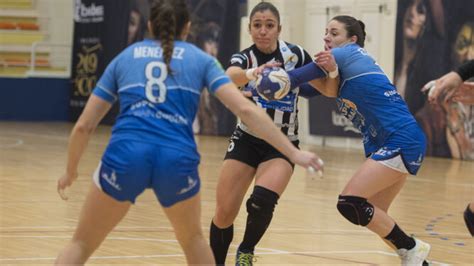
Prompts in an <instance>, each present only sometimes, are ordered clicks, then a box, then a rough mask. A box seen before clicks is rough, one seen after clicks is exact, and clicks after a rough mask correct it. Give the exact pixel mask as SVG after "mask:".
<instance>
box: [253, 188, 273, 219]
mask: <svg viewBox="0 0 474 266" xmlns="http://www.w3.org/2000/svg"><path fill="white" fill-rule="evenodd" d="M278 198H279V196H278V194H277V193H275V192H273V191H271V190H269V189H266V188H264V187H261V186H255V188H254V189H253V193H252V195H250V198H249V199H248V200H247V212H248V213H249V215H256V216H265V217H272V216H273V210H275V205H277V203H278Z"/></svg>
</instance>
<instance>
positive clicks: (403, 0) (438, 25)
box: [394, 0, 474, 160]
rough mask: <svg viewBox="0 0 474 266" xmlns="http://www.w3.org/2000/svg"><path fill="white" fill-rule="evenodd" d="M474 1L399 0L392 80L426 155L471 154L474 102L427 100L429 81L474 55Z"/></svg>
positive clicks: (472, 156)
mask: <svg viewBox="0 0 474 266" xmlns="http://www.w3.org/2000/svg"><path fill="white" fill-rule="evenodd" d="M473 33H474V1H463V0H450V1H443V0H399V1H398V10H397V26H396V44H395V71H394V73H395V77H394V83H395V85H396V87H397V89H398V91H399V93H400V95H402V97H403V98H404V99H405V101H406V102H407V105H408V107H409V109H410V111H411V112H412V114H413V115H414V116H415V118H416V120H417V121H418V123H419V124H420V126H421V127H422V128H423V130H424V132H425V134H426V136H427V141H428V146H427V155H428V156H439V157H452V158H459V159H466V160H473V159H474V133H473V126H474V113H473V106H467V105H463V104H460V103H454V102H449V101H448V102H446V101H444V99H443V97H441V98H442V99H440V101H439V104H437V105H432V104H429V103H428V102H427V96H426V95H424V94H423V93H422V92H421V91H420V90H421V88H422V87H423V86H424V85H425V84H426V83H427V82H429V81H430V80H433V79H436V78H439V77H440V76H442V75H444V74H445V73H447V72H449V71H451V70H453V69H456V68H457V67H458V66H459V65H460V64H462V63H463V62H466V61H467V60H472V59H474V34H473Z"/></svg>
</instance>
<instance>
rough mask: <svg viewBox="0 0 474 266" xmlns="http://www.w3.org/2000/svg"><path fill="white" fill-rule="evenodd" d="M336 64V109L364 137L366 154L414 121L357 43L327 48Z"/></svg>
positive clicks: (384, 76)
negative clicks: (337, 79) (337, 87)
mask: <svg viewBox="0 0 474 266" xmlns="http://www.w3.org/2000/svg"><path fill="white" fill-rule="evenodd" d="M331 52H332V54H333V55H334V58H335V59H336V62H337V64H338V66H339V74H340V80H341V82H340V84H341V85H340V88H339V95H338V98H337V104H338V107H339V111H341V112H342V113H343V114H344V115H345V116H346V117H347V118H348V119H350V120H351V121H352V123H353V124H354V126H355V127H356V128H358V129H359V130H360V132H361V133H362V136H363V138H364V146H365V150H366V153H367V154H369V153H373V152H375V151H376V150H378V148H380V146H381V145H382V144H383V143H385V141H386V139H387V138H388V137H389V136H390V135H391V134H392V133H393V132H395V131H397V130H400V129H403V128H407V127H409V126H410V125H413V124H417V123H416V121H415V119H414V118H413V116H412V115H411V113H410V111H409V110H408V108H407V106H406V104H405V102H404V101H403V99H402V98H401V96H400V94H398V92H397V89H396V88H395V87H394V86H393V85H392V83H391V82H390V80H389V79H388V77H387V76H386V75H385V73H384V72H383V71H382V69H381V68H380V67H379V66H378V65H377V63H376V62H375V60H374V59H372V57H370V56H369V55H368V54H367V52H366V51H365V49H363V48H361V47H360V46H358V45H357V44H348V45H345V46H343V47H338V48H334V49H332V50H331Z"/></svg>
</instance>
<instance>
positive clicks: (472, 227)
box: [464, 204, 474, 236]
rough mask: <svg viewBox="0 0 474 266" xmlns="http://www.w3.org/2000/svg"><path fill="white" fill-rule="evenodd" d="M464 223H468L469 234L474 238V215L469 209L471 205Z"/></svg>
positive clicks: (466, 212) (466, 211)
mask: <svg viewBox="0 0 474 266" xmlns="http://www.w3.org/2000/svg"><path fill="white" fill-rule="evenodd" d="M464 222H466V226H467V229H468V230H469V233H471V236H474V213H472V211H471V210H470V209H469V204H468V205H467V208H466V210H465V211H464Z"/></svg>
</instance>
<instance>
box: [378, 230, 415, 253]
mask: <svg viewBox="0 0 474 266" xmlns="http://www.w3.org/2000/svg"><path fill="white" fill-rule="evenodd" d="M385 239H387V240H388V241H390V242H392V244H393V245H394V246H395V247H397V249H401V248H404V249H407V250H409V249H412V248H414V247H415V245H416V242H415V239H414V238H413V237H409V236H408V235H407V234H405V232H403V231H402V229H400V227H398V225H397V224H395V226H394V227H393V229H392V231H391V232H390V233H389V234H388V235H387V236H386V237H385Z"/></svg>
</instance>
